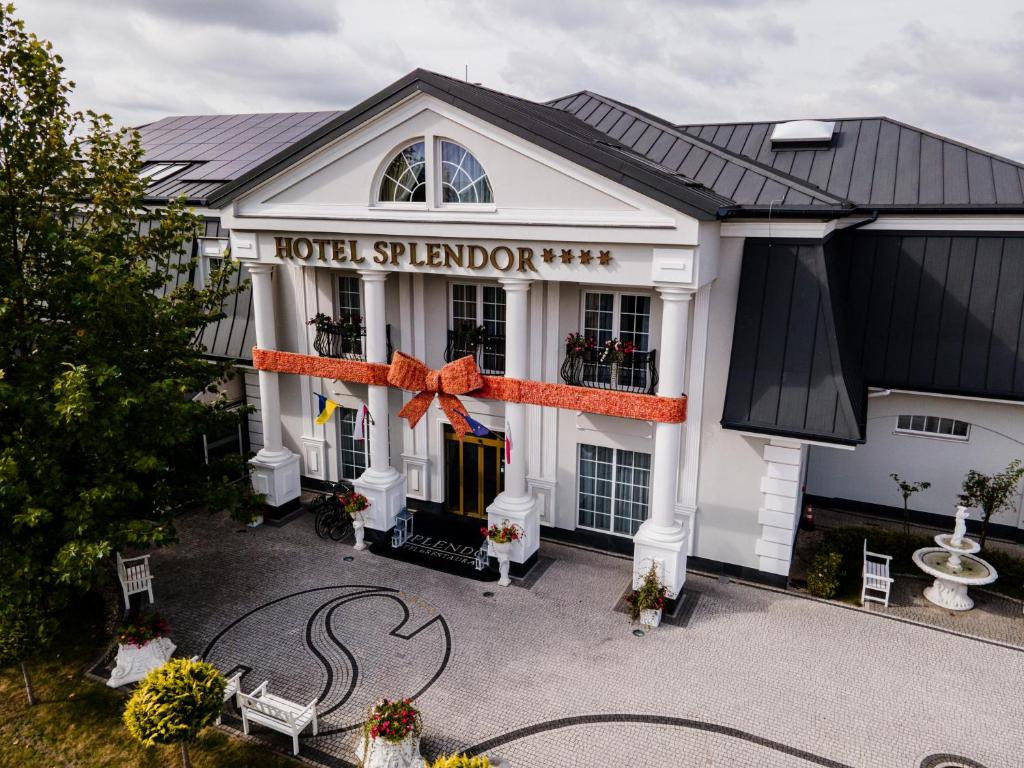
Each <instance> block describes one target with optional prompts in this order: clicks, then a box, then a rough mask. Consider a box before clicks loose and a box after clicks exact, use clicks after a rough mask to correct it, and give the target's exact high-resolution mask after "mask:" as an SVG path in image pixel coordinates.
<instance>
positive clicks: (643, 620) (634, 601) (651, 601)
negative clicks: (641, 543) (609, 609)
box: [626, 563, 667, 629]
mask: <svg viewBox="0 0 1024 768" xmlns="http://www.w3.org/2000/svg"><path fill="white" fill-rule="evenodd" d="M666 591H667V590H666V588H665V585H664V584H662V583H661V579H659V578H658V569H657V567H656V566H655V564H654V563H651V567H650V569H649V570H648V571H647V573H646V575H644V580H643V582H641V584H640V589H635V590H633V591H631V592H630V593H629V594H628V595H627V596H626V603H627V604H628V605H629V618H630V619H631V620H632V621H636V620H637V619H639V620H640V624H642V625H643V626H645V627H651V628H652V629H653V628H654V627H656V626H658V625H659V624H661V611H662V609H663V608H664V607H665V592H666Z"/></svg>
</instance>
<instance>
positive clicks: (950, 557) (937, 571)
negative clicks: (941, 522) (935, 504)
mask: <svg viewBox="0 0 1024 768" xmlns="http://www.w3.org/2000/svg"><path fill="white" fill-rule="evenodd" d="M938 538H939V537H936V539H938ZM968 542H969V543H970V544H974V543H975V542H971V541H970V540H969V539H965V540H964V543H965V544H966V543H968ZM940 543H941V542H940ZM956 550H959V551H956ZM971 551H973V552H977V551H978V549H977V548H975V549H973V550H971ZM913 558H914V564H915V565H916V566H917V567H918V568H920V569H921V570H922V571H924V572H925V573H926V574H928V575H929V576H932V577H933V578H934V579H935V582H934V583H933V584H932V585H931V586H930V587H928V588H927V589H926V590H925V591H924V596H925V597H926V598H927V599H928V600H930V601H931V602H933V603H935V604H936V605H938V606H940V607H942V608H948V609H949V610H951V611H969V610H970V609H971V608H973V607H974V601H973V600H972V599H971V598H970V596H968V594H967V588H968V587H980V586H982V585H983V584H991V583H992V582H993V581H995V580H996V579H997V578H999V574H998V573H997V572H996V569H995V568H993V567H992V565H991V564H989V563H987V562H986V561H984V560H982V559H981V558H980V557H975V556H974V555H971V554H966V552H965V550H962V549H960V548H959V547H958V548H956V549H955V550H954V551H951V548H950V545H949V543H948V542H945V546H942V547H924V548H923V549H919V550H917V551H916V552H914V555H913ZM957 559H959V567H957V566H956V561H957ZM951 562H952V563H953V565H951Z"/></svg>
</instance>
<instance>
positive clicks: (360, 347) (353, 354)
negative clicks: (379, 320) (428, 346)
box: [313, 323, 394, 362]
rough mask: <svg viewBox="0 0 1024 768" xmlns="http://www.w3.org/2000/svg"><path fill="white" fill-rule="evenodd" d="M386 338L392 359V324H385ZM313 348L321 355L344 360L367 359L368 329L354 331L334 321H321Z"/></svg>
mask: <svg viewBox="0 0 1024 768" xmlns="http://www.w3.org/2000/svg"><path fill="white" fill-rule="evenodd" d="M384 333H385V338H386V339H387V356H388V357H387V359H388V362H390V361H391V355H392V353H393V352H394V348H393V347H392V346H391V326H390V325H386V326H384ZM313 349H315V350H316V352H317V354H318V355H320V356H321V357H337V358H341V359H342V360H365V359H366V329H365V328H364V329H361V330H360V331H359V332H358V333H354V332H353V331H352V329H351V327H343V326H341V325H340V324H334V323H319V324H318V325H317V327H316V337H315V338H314V339H313Z"/></svg>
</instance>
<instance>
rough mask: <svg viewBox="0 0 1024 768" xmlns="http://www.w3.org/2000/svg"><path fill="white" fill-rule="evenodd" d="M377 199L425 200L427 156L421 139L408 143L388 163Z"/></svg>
mask: <svg viewBox="0 0 1024 768" xmlns="http://www.w3.org/2000/svg"><path fill="white" fill-rule="evenodd" d="M377 199H378V200H379V201H380V202H382V203H425V202H426V201H427V158H426V152H425V150H424V145H423V142H422V141H418V142H416V143H415V144H410V145H409V146H408V147H406V148H405V149H403V150H402V151H401V152H399V153H398V154H397V155H395V157H394V159H393V160H392V161H391V162H390V163H388V167H387V168H386V169H385V170H384V176H383V177H382V178H381V180H380V192H379V194H378V195H377Z"/></svg>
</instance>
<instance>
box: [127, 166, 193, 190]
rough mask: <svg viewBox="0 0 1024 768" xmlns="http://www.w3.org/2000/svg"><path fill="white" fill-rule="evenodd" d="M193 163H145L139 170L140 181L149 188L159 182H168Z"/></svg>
mask: <svg viewBox="0 0 1024 768" xmlns="http://www.w3.org/2000/svg"><path fill="white" fill-rule="evenodd" d="M190 165H192V163H190V162H183V161H179V160H154V161H152V162H149V163H145V164H144V165H143V166H142V168H141V169H139V179H141V180H142V181H144V182H146V184H147V186H148V185H151V184H156V183H157V182H158V181H166V180H167V179H169V178H171V177H172V176H174V175H176V174H178V173H181V172H182V171H183V170H185V169H186V168H188V167H189V166H190Z"/></svg>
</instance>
